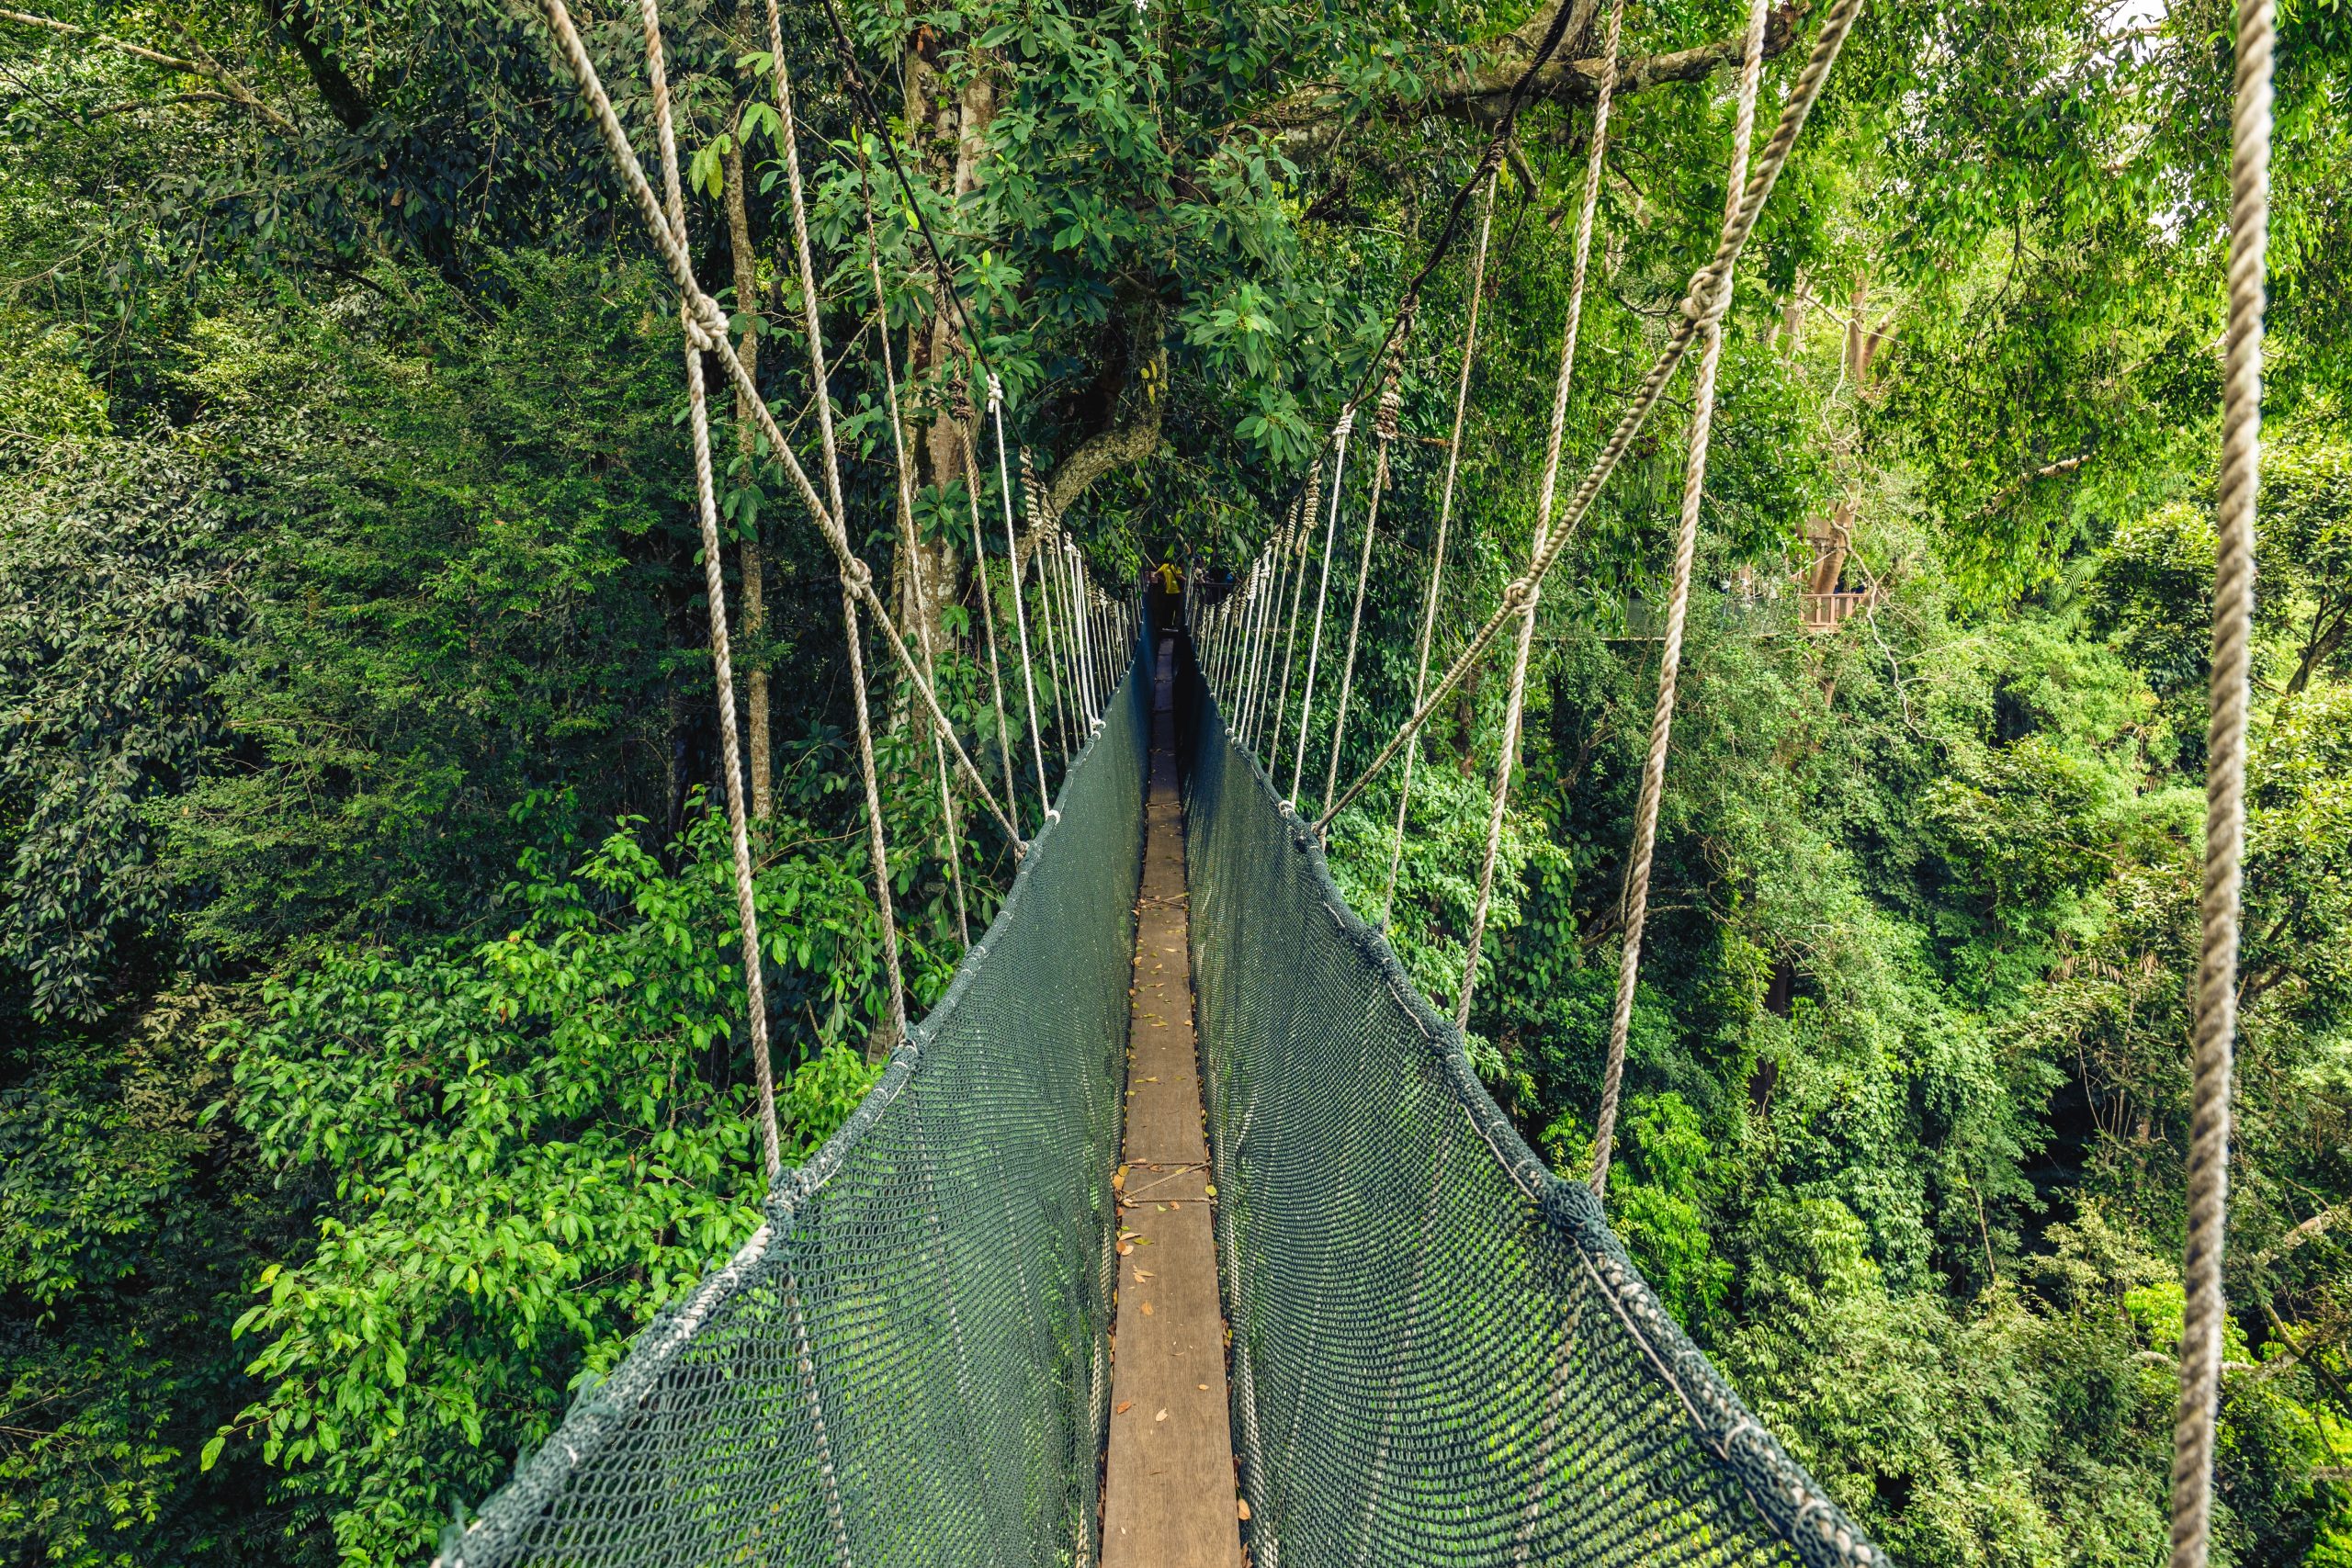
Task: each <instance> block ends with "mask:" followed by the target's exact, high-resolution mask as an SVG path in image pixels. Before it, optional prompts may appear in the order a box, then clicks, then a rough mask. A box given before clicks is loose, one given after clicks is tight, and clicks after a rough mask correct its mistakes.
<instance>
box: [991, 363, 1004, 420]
mask: <svg viewBox="0 0 2352 1568" xmlns="http://www.w3.org/2000/svg"><path fill="white" fill-rule="evenodd" d="M1003 407H1004V382H1003V381H1002V380H1001V379H1000V378H998V376H997V373H996V372H995V371H993V370H991V371H989V412H990V413H995V412H998V411H999V410H1001V409H1002V408H1003Z"/></svg>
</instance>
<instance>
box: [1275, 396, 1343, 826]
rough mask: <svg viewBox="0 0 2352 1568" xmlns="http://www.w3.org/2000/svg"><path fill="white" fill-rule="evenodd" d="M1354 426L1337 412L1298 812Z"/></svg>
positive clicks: (1295, 767)
mask: <svg viewBox="0 0 2352 1568" xmlns="http://www.w3.org/2000/svg"><path fill="white" fill-rule="evenodd" d="M1355 427H1356V411H1355V410H1354V409H1353V408H1352V407H1350V408H1344V409H1341V410H1340V423H1338V424H1336V425H1334V426H1332V434H1333V435H1334V436H1335V437H1337V439H1338V441H1339V451H1338V453H1337V454H1336V455H1335V456H1334V457H1333V458H1332V460H1331V519H1330V521H1329V523H1328V524H1327V525H1325V526H1324V529H1323V570H1322V572H1321V574H1320V575H1319V576H1317V578H1316V580H1315V635H1314V637H1313V638H1312V639H1311V640H1310V641H1309V642H1308V643H1307V645H1306V685H1305V686H1304V687H1303V688H1301V690H1300V693H1299V698H1298V747H1297V755H1296V756H1295V757H1294V758H1293V759H1292V761H1291V770H1290V807H1291V809H1292V810H1293V811H1295V810H1297V809H1298V781H1299V779H1300V777H1301V776H1302V775H1303V774H1304V773H1306V740H1307V730H1308V728H1309V723H1310V721H1311V720H1312V719H1313V718H1314V717H1315V664H1316V660H1317V659H1318V658H1320V657H1321V655H1322V652H1323V604H1324V601H1326V600H1327V599H1329V597H1330V593H1331V547H1332V545H1333V544H1334V542H1335V541H1336V540H1337V539H1338V537H1339V532H1340V495H1341V494H1343V493H1344V492H1345V491H1346V490H1347V478H1348V434H1349V432H1351V431H1352V430H1354V429H1355Z"/></svg>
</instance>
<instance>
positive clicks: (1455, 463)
mask: <svg viewBox="0 0 2352 1568" xmlns="http://www.w3.org/2000/svg"><path fill="white" fill-rule="evenodd" d="M1601 80H1602V84H1603V85H1602V87H1601V92H1602V94H1603V97H1602V99H1601V101H1602V102H1603V103H1606V102H1607V101H1608V99H1607V96H1606V95H1607V94H1608V92H1609V90H1610V89H1611V87H1613V86H1614V85H1616V73H1615V72H1614V71H1610V72H1606V73H1603V75H1602V78H1601ZM1594 124H1595V125H1596V126H1598V125H1599V124H1600V118H1599V111H1597V110H1596V112H1595V116H1594ZM1499 177H1500V176H1498V175H1489V176H1487V199H1486V203H1485V205H1484V206H1483V208H1482V209H1480V211H1479V214H1478V254H1477V255H1476V258H1475V259H1474V260H1472V262H1471V264H1470V317H1469V321H1468V322H1467V323H1466V324H1465V325H1464V327H1463V329H1462V374H1461V377H1460V379H1459V380H1458V381H1457V382H1456V384H1455V386H1454V389H1453V434H1451V435H1449V436H1447V437H1446V442H1445V488H1444V491H1443V492H1442V495H1441V497H1440V499H1439V501H1438V506H1437V543H1436V544H1435V546H1433V547H1431V550H1430V588H1429V594H1428V596H1427V597H1426V598H1425V599H1423V600H1422V602H1421V635H1420V640H1419V643H1418V644H1417V645H1416V646H1415V649H1414V652H1413V705H1414V706H1415V707H1419V705H1420V702H1421V688H1422V687H1423V686H1425V685H1427V684H1428V683H1429V678H1430V638H1431V637H1434V636H1435V635H1436V632H1437V603H1438V593H1439V591H1440V588H1441V587H1442V584H1443V583H1444V581H1445V536H1446V530H1447V527H1448V525H1450V524H1451V523H1452V522H1453V478H1454V474H1455V472H1456V470H1457V469H1458V468H1460V466H1461V461H1462V423H1463V418H1464V414H1465V413H1466V412H1468V410H1469V407H1470V364H1471V359H1472V356H1473V355H1476V352H1477V348H1478V306H1479V302H1480V299H1481V298H1482V296H1483V295H1484V293H1485V291H1486V287H1487V236H1488V235H1489V234H1491V233H1492V232H1493V230H1494V224H1495V185H1496V183H1497V181H1498V179H1499ZM1420 749H1421V748H1420V739H1419V736H1418V735H1417V736H1415V737H1414V738H1413V739H1411V740H1409V741H1408V742H1407V743H1406V747H1405V776H1404V781H1403V783H1402V784H1400V785H1399V786H1398V787H1397V828H1396V831H1395V832H1394V833H1392V834H1391V835H1390V836H1389V841H1388V880H1387V882H1386V883H1385V885H1383V886H1382V888H1381V892H1380V929H1381V930H1382V931H1387V929H1388V919H1389V916H1390V915H1391V914H1392V913H1393V912H1394V911H1395V909H1396V907H1397V866H1398V865H1399V864H1400V863H1402V862H1403V860H1404V858H1405V811H1406V808H1407V807H1408V806H1410V805H1411V803H1412V799H1413V762H1414V760H1415V758H1416V757H1417V756H1418V755H1419V751H1420Z"/></svg>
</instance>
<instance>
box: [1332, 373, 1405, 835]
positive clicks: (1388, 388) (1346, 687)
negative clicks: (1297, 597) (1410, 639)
mask: <svg viewBox="0 0 2352 1568" xmlns="http://www.w3.org/2000/svg"><path fill="white" fill-rule="evenodd" d="M1395 342H1396V347H1395V348H1394V349H1393V350H1392V351H1391V352H1390V354H1389V358H1388V378H1387V381H1386V383H1385V385H1384V386H1383V387H1382V388H1381V389H1380V404H1379V407H1378V408H1376V409H1375V410H1374V412H1373V418H1372V434H1373V439H1374V454H1375V455H1374V458H1373V464H1372V499H1371V500H1370V501H1369V502H1365V504H1364V513H1363V550H1362V551H1360V552H1359V553H1358V555H1357V557H1356V602H1355V608H1354V609H1352V610H1351V611H1350V612H1349V613H1348V652H1347V657H1346V658H1345V659H1344V660H1341V661H1340V704H1339V706H1337V707H1336V708H1334V709H1332V710H1331V761H1330V765H1329V767H1328V768H1327V769H1325V771H1324V773H1323V798H1324V799H1326V800H1329V799H1330V798H1331V792H1332V791H1334V790H1336V789H1338V788H1339V787H1340V741H1341V740H1342V739H1345V737H1346V735H1347V731H1348V699H1349V698H1350V697H1351V696H1352V695H1353V694H1355V685H1356V638H1357V637H1358V636H1359V635H1360V634H1361V633H1362V631H1363V591H1364V584H1365V583H1366V582H1368V581H1371V578H1372V541H1373V540H1374V537H1376V536H1378V534H1379V532H1380V497H1381V493H1382V492H1383V491H1385V490H1387V488H1388V449H1389V447H1390V446H1393V445H1394V444H1395V443H1396V440H1397V416H1398V415H1399V414H1400V413H1401V412H1403V409H1404V398H1403V397H1402V395H1401V394H1400V393H1399V392H1398V390H1397V382H1398V381H1399V380H1400V379H1401V378H1403V375H1404V368H1405V367H1404V363H1403V361H1404V353H1405V343H1406V338H1405V337H1404V335H1403V334H1399V335H1398V336H1397V338H1396V340H1395Z"/></svg>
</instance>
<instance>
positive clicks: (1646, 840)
mask: <svg viewBox="0 0 2352 1568" xmlns="http://www.w3.org/2000/svg"><path fill="white" fill-rule="evenodd" d="M1769 4H1770V0H1749V6H1748V12H1747V54H1746V56H1745V57H1744V58H1743V59H1742V60H1741V62H1740V67H1739V113H1738V118H1736V119H1735V120H1734V121H1733V122H1732V132H1731V185H1732V186H1733V188H1734V189H1736V188H1738V186H1739V185H1740V182H1741V181H1742V180H1743V179H1744V178H1745V177H1746V176H1747V148H1748V142H1749V141H1750V140H1751V139H1752V138H1753V137H1754V135H1755V131H1756V90H1757V87H1758V85H1759V84H1760V83H1761V82H1762V80H1763V75H1764V19H1765V15H1766V7H1767V6H1769ZM1738 221H1739V209H1738V206H1737V204H1736V203H1734V204H1732V205H1730V206H1728V207H1727V208H1726V209H1725V210H1724V229H1725V230H1726V231H1728V230H1729V229H1730V228H1731V226H1732V225H1733V224H1735V223H1736V222H1738ZM1731 291H1732V275H1731V270H1730V269H1729V268H1728V267H1726V268H1725V269H1724V273H1723V277H1722V281H1721V282H1720V283H1719V284H1718V285H1717V287H1716V289H1715V294H1714V297H1713V299H1711V300H1710V301H1709V302H1708V306H1707V313H1706V315H1705V317H1704V318H1703V319H1702V321H1701V322H1700V326H1699V330H1700V333H1701V338H1702V343H1701V347H1700V350H1699V384H1698V387H1697V389H1696V390H1695V392H1694V394H1693V403H1692V407H1691V450H1690V454H1689V456H1688V457H1686V458H1685V459H1684V461H1683V466H1682V517H1681V526H1680V529H1679V532H1678V533H1677V534H1676V536H1675V541H1674V588H1673V592H1672V596H1671V597H1670V598H1669V599H1668V602H1667V609H1666V642H1665V644H1664V645H1663V648H1662V650H1661V652H1660V654H1659V656H1658V671H1657V711H1656V712H1655V713H1654V714H1653V715H1652V716H1651V719H1650V750H1649V756H1648V757H1647V758H1646V759H1645V760H1644V761H1643V764H1642V793H1641V800H1640V804H1639V805H1638V806H1637V807H1635V808H1634V851H1633V858H1632V859H1631V860H1629V861H1628V862H1627V863H1626V865H1625V945H1624V949H1623V952H1622V953H1620V954H1619V955H1618V961H1617V1003H1616V1006H1615V1007H1614V1008H1613V1009H1612V1010H1611V1012H1610V1015H1609V1060H1608V1063H1607V1065H1606V1066H1603V1067H1602V1069H1601V1075H1600V1120H1599V1122H1597V1124H1596V1127H1595V1131H1594V1134H1593V1148H1592V1190H1593V1194H1594V1196H1596V1197H1600V1196H1605V1195H1606V1194H1607V1192H1608V1190H1609V1162H1610V1156H1611V1153H1612V1152H1613V1149H1614V1145H1615V1143H1616V1138H1617V1100H1618V1094H1619V1092H1620V1090H1621V1089H1623V1087H1624V1079H1625V1037H1626V1035H1627V1034H1628V1033H1629V1032H1631V1030H1632V1028H1633V1022H1634V985H1635V983H1636V982H1637V981H1638V980H1639V979H1640V977H1641V967H1642V928H1643V926H1644V925H1645V923H1646V922H1647V920H1648V918H1649V907H1650V864H1651V857H1652V855H1653V854H1654V853H1655V852H1656V851H1657V807H1658V798H1659V796H1660V795H1664V794H1665V792H1666V750H1667V746H1668V742H1669V741H1670V740H1671V739H1673V735H1674V691H1675V681H1676V677H1677V676H1678V675H1679V673H1680V671H1681V668H1682V629H1683V625H1684V623H1685V621H1686V619H1687V618H1688V616H1689V614H1690V609H1691V559H1692V558H1693V556H1694V555H1695V554H1696V553H1697V551H1698V547H1699V502H1700V499H1701V497H1702V495H1703V493H1704V492H1705V490H1706V486H1707V444H1708V441H1709V438H1710V437H1711V436H1712V435H1713V433H1714V423H1715V372H1716V370H1717V368H1718V367H1720V366H1721V364H1722V362H1723V352H1724V329H1723V320H1724V311H1725V310H1729V309H1730V308H1731Z"/></svg>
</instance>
